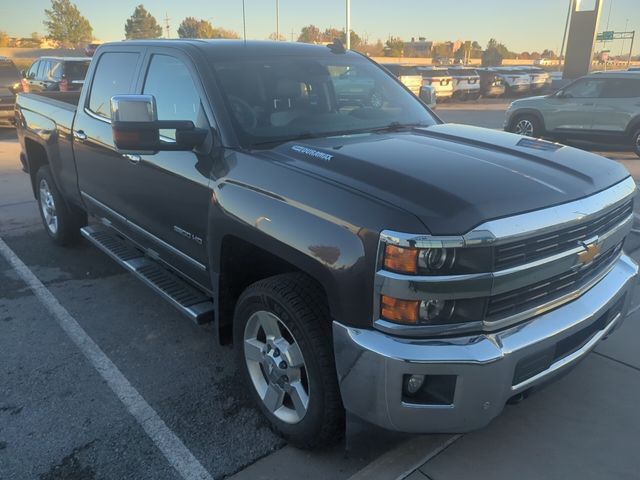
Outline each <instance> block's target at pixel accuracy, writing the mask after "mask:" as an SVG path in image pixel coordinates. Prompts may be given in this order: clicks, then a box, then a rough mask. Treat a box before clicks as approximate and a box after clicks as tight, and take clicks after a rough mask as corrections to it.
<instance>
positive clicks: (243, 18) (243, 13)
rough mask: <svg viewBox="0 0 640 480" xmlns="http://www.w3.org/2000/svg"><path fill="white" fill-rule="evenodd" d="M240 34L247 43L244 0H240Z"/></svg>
mask: <svg viewBox="0 0 640 480" xmlns="http://www.w3.org/2000/svg"><path fill="white" fill-rule="evenodd" d="M242 36H243V38H244V43H247V15H246V12H245V9H244V0H242Z"/></svg>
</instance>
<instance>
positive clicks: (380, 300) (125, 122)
mask: <svg viewBox="0 0 640 480" xmlns="http://www.w3.org/2000/svg"><path fill="white" fill-rule="evenodd" d="M346 72H353V75H351V74H350V75H345V73H346ZM350 77H354V78H358V79H360V80H361V79H362V78H369V80H370V82H369V83H370V84H371V85H372V86H374V87H375V92H376V95H375V96H373V97H372V96H367V95H354V96H349V95H341V96H337V95H336V90H335V88H334V84H335V82H340V89H341V92H343V93H344V92H345V91H347V90H348V89H349V85H346V84H345V82H347V80H346V79H348V78H350ZM360 87H361V86H360V85H354V88H360ZM371 98H374V99H375V101H371ZM16 121H17V128H18V135H19V139H20V143H21V146H22V153H21V160H22V163H23V165H24V169H25V171H26V172H28V173H29V175H30V176H31V179H32V185H33V192H34V194H35V196H36V198H37V199H38V201H39V205H40V209H41V213H42V219H43V222H44V225H45V229H46V231H47V233H48V234H49V236H50V237H51V238H52V240H53V241H55V242H56V243H59V244H68V243H71V242H72V241H73V240H75V239H76V238H77V237H79V236H80V234H82V235H83V236H84V237H85V238H86V239H87V240H88V241H90V242H92V243H93V244H95V245H96V246H97V247H98V248H100V249H102V250H103V251H104V252H106V253H107V254H108V255H110V256H111V257H112V258H113V259H114V260H115V261H117V262H119V263H120V264H121V265H122V266H123V267H124V268H126V269H127V270H129V271H130V272H131V273H133V274H134V275H136V276H137V277H139V278H140V279H141V280H142V281H143V282H144V283H146V284H147V285H148V286H149V287H151V288H152V289H154V290H155V291H156V292H157V293H158V294H159V295H160V296H162V297H164V298H165V299H166V300H168V301H169V302H171V303H172V304H173V305H174V306H175V307H176V308H177V309H178V310H180V311H181V312H182V313H184V314H185V315H186V316H187V317H189V318H191V319H192V320H194V321H196V322H198V323H201V322H214V324H215V326H216V331H217V332H218V336H219V339H220V341H223V342H224V341H232V342H233V343H234V345H235V348H236V350H237V355H238V375H239V376H241V377H242V379H243V380H244V381H245V382H246V384H247V386H248V388H249V390H250V392H251V395H252V396H253V398H254V399H255V401H256V404H257V405H258V407H259V408H260V410H261V411H262V412H263V413H264V415H266V417H267V418H268V419H269V420H270V422H271V424H272V425H273V427H274V428H275V430H276V431H278V432H279V433H280V434H282V435H283V436H284V437H285V438H287V439H288V440H289V441H291V442H292V443H294V444H296V445H300V446H305V447H314V446H319V445H323V444H327V443H330V442H333V441H335V440H336V439H338V438H339V437H340V435H341V434H342V431H343V428H344V419H345V410H346V411H347V412H350V413H351V414H354V415H356V416H357V417H360V418H362V419H364V420H367V421H369V422H372V423H374V424H377V425H379V426H382V427H385V428H388V429H392V430H400V431H405V432H464V431H469V430H472V429H477V428H480V427H483V426H484V425H486V424H487V423H489V422H490V421H491V419H492V418H494V417H495V416H496V415H498V414H499V413H500V412H501V411H502V409H503V407H504V405H505V403H506V402H507V401H508V400H510V399H512V398H519V397H521V396H523V395H526V394H527V393H528V392H530V391H531V390H532V389H533V388H534V387H537V386H539V385H541V384H543V383H546V382H547V381H549V380H550V379H552V378H554V377H557V376H559V375H560V374H561V373H563V372H565V371H566V370H567V369H568V368H570V367H571V366H573V365H574V364H575V363H577V362H578V361H579V360H580V359H581V358H582V357H584V356H585V355H586V354H587V353H588V352H589V351H591V350H592V349H593V347H594V346H595V345H596V343H597V342H598V341H599V340H601V339H603V338H605V337H606V336H607V335H609V333H611V332H612V331H613V330H614V329H615V328H617V327H618V326H619V325H620V324H621V323H622V321H623V320H624V318H625V317H626V315H627V309H628V304H629V300H630V293H631V288H632V286H633V285H635V283H636V278H637V275H638V267H637V265H636V264H635V263H634V262H633V261H632V260H631V259H630V258H629V257H628V256H626V255H625V254H624V252H623V248H622V247H623V243H624V240H625V238H626V236H627V234H628V233H629V231H630V229H631V226H632V222H633V197H634V195H635V191H636V186H635V183H634V181H633V179H632V178H631V177H630V176H629V174H628V173H627V171H626V170H625V169H624V168H623V167H622V166H620V165H619V164H617V163H614V162H612V161H609V160H606V159H604V158H601V157H599V156H597V155H593V154H590V153H586V152H583V151H580V150H576V149H573V148H569V147H565V146H562V145H559V144H555V143H550V142H546V141H542V140H537V139H533V138H526V137H521V136H518V135H514V134H510V133H505V132H498V131H492V130H484V129H480V128H473V127H467V126H460V125H446V124H443V123H442V122H441V121H440V120H439V119H438V118H437V117H436V116H435V115H434V114H433V113H432V112H431V111H430V110H429V109H428V108H427V107H426V106H425V105H424V104H423V103H421V102H420V100H419V99H417V98H416V97H415V96H413V95H412V94H411V93H410V92H409V91H408V90H407V89H406V88H405V87H403V86H402V84H400V83H399V82H398V81H397V79H395V78H393V77H392V76H391V75H390V74H389V73H388V72H386V71H385V70H384V69H382V68H380V67H379V66H378V65H376V64H375V63H373V62H372V61H370V60H368V59H367V58H366V57H363V56H361V55H359V54H357V53H354V52H350V51H345V50H344V49H343V48H342V47H341V45H339V44H332V45H330V46H328V47H326V46H312V45H304V44H294V43H284V42H278V43H270V42H246V43H244V42H242V41H197V40H182V41H132V42H122V43H113V44H106V45H103V46H101V47H100V48H98V50H97V52H96V54H95V57H94V59H93V61H92V63H91V66H90V68H89V71H88V76H87V79H86V82H85V84H84V87H83V89H82V92H81V93H79V94H78V93H74V92H68V93H59V94H53V93H52V94H42V95H41V94H21V95H19V97H18V100H17V111H16ZM88 215H90V216H91V217H92V218H93V220H92V222H91V223H88Z"/></svg>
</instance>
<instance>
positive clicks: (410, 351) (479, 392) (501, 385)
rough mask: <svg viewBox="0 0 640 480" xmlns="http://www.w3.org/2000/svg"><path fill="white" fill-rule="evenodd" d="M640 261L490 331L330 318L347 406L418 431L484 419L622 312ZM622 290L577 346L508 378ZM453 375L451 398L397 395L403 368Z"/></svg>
mask: <svg viewBox="0 0 640 480" xmlns="http://www.w3.org/2000/svg"><path fill="white" fill-rule="evenodd" d="M637 278H638V266H637V265H636V263H635V262H634V261H633V260H631V259H630V258H629V257H628V256H626V255H622V256H621V257H620V258H619V259H617V260H616V262H615V264H614V265H613V267H612V268H611V270H610V271H609V272H608V273H607V274H606V276H605V277H604V278H602V279H601V280H600V282H598V283H597V284H595V285H594V286H593V287H592V288H591V289H590V290H589V291H588V292H586V293H584V294H583V295H582V296H580V297H579V298H577V299H575V300H574V301H572V302H570V303H567V304H565V305H563V306H561V307H559V308H556V309H555V310H552V311H549V312H546V313H544V314H542V315H539V316H536V317H535V318H532V319H530V320H529V321H527V322H525V323H521V324H519V325H517V326H513V327H511V328H508V329H505V330H501V331H499V332H495V333H485V334H480V335H469V336H462V337H453V338H437V339H436V338H432V339H424V340H423V339H415V338H413V339H412V338H399V337H394V336H391V335H387V334H385V333H382V332H379V331H377V330H373V329H371V330H369V329H366V330H365V329H358V328H351V327H347V326H345V325H342V324H340V323H338V322H334V325H333V336H334V352H335V357H336V368H337V371H338V379H339V384H340V389H341V393H342V399H343V403H344V405H345V408H346V409H347V410H348V411H350V412H352V413H353V414H355V415H357V416H359V417H361V418H363V419H365V420H367V421H369V422H371V423H374V424H377V425H379V426H382V427H384V428H388V429H392V430H399V431H406V432H419V433H427V432H431V433H435V432H448V433H450V432H465V431H470V430H474V429H477V428H481V427H483V426H485V425H486V424H488V423H489V422H490V421H491V419H492V418H494V417H495V416H497V415H498V414H499V413H500V412H501V411H502V409H503V407H504V404H505V402H506V401H507V400H508V399H509V398H510V397H512V396H513V395H515V394H517V393H521V392H522V391H523V390H526V389H528V388H530V387H533V386H537V385H539V384H541V383H543V382H546V381H547V380H550V379H551V378H553V377H555V376H557V375H559V374H560V373H561V372H564V371H566V370H567V369H568V368H570V367H572V366H573V365H575V364H576V362H577V361H578V360H580V359H581V358H583V357H584V356H585V355H586V354H587V353H588V352H589V351H591V350H592V349H593V348H594V346H595V345H596V344H597V342H598V341H599V340H600V339H602V338H604V337H605V336H606V335H608V334H609V333H611V331H613V330H614V329H615V328H617V327H618V326H619V325H620V324H621V323H622V321H623V319H624V318H625V317H626V314H627V311H628V306H629V301H630V298H631V290H632V287H634V286H635V284H636V282H637ZM623 295H626V297H625V302H624V305H623V306H622V309H621V311H620V314H619V315H618V316H616V317H615V318H613V320H612V321H611V322H610V323H609V324H608V325H607V326H606V327H604V328H602V329H601V330H599V331H597V332H596V333H595V334H594V335H593V336H592V337H591V338H589V339H588V340H587V342H586V343H585V344H584V345H582V346H581V347H580V348H579V349H578V350H577V351H575V352H572V353H569V354H568V355H567V356H565V357H563V358H560V359H558V360H557V361H555V363H553V364H552V365H551V366H549V367H548V368H547V369H546V370H545V371H544V372H542V373H539V374H537V375H535V376H533V377H531V378H528V379H526V380H524V381H522V382H519V383H517V384H515V385H513V382H514V372H515V368H516V365H517V364H518V362H519V361H520V360H522V359H523V358H525V357H529V356H531V355H536V354H539V353H542V352H544V351H545V350H546V349H549V348H551V347H554V346H555V345H557V344H558V342H560V341H562V340H564V339H567V338H568V337H570V336H572V335H574V334H579V333H580V332H582V331H583V330H585V329H587V328H589V327H591V326H592V324H594V322H596V321H598V319H600V318H601V316H602V315H603V314H605V313H606V312H608V311H609V309H610V308H611V307H612V306H613V305H614V304H615V303H616V302H618V301H619V300H620V299H621V298H622V296H623ZM410 374H421V375H455V376H456V377H457V380H456V388H455V393H454V396H453V403H452V404H451V405H425V404H420V405H417V404H407V403H404V402H403V401H402V378H403V375H410Z"/></svg>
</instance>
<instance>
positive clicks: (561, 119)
mask: <svg viewBox="0 0 640 480" xmlns="http://www.w3.org/2000/svg"><path fill="white" fill-rule="evenodd" d="M604 82H605V80H604V79H601V78H594V77H586V78H581V79H579V80H576V81H575V82H574V83H572V84H571V85H569V86H568V87H566V88H564V89H563V90H561V94H559V95H555V96H553V97H550V98H549V112H548V113H547V114H546V115H545V118H544V121H545V128H546V129H547V130H549V131H561V132H562V131H566V132H568V133H571V132H573V133H584V132H588V131H589V130H591V128H592V124H593V121H594V113H595V108H596V107H595V105H596V100H597V99H598V98H599V97H600V93H601V92H602V90H603V88H604Z"/></svg>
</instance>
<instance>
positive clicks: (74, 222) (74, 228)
mask: <svg viewBox="0 0 640 480" xmlns="http://www.w3.org/2000/svg"><path fill="white" fill-rule="evenodd" d="M36 195H37V200H38V207H39V210H40V218H42V224H43V225H44V229H45V231H46V232H47V235H49V238H51V240H53V242H54V243H56V244H57V245H63V246H64V245H70V244H72V243H74V242H76V241H77V240H78V239H79V238H80V228H81V227H83V226H84V225H86V224H87V216H86V214H85V213H84V212H79V211H76V210H73V209H72V208H70V207H69V206H68V205H67V204H66V203H65V201H64V199H63V198H62V195H61V194H60V192H59V191H58V187H56V184H55V182H54V180H53V176H52V175H51V169H50V168H49V166H48V165H44V166H43V167H40V169H39V170H38V173H36Z"/></svg>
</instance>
